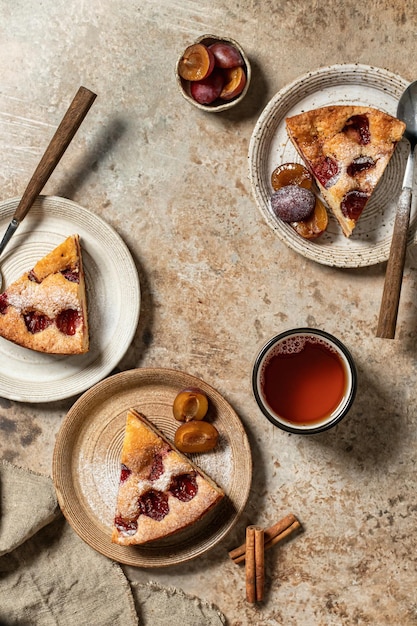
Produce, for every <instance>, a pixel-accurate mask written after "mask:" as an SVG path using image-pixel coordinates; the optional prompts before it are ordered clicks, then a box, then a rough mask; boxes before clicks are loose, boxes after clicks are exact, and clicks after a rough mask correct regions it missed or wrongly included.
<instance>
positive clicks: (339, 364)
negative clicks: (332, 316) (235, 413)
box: [252, 328, 357, 434]
mask: <svg viewBox="0 0 417 626" xmlns="http://www.w3.org/2000/svg"><path fill="white" fill-rule="evenodd" d="M252 388H253V393H254V395H255V399H256V401H257V403H258V406H259V408H260V409H261V411H262V412H263V414H264V415H265V416H266V417H267V418H268V419H269V420H270V422H272V424H275V426H278V427H279V428H282V429H283V430H286V431H288V432H290V433H298V434H313V433H320V432H323V431H324V430H328V429H329V428H332V427H333V426H335V425H336V424H337V423H339V422H340V420H342V419H343V417H344V416H345V415H346V414H347V413H348V411H349V409H350V408H351V406H352V403H353V400H354V398H355V394H356V388H357V373H356V367H355V363H354V361H353V358H352V355H351V354H350V352H349V350H348V349H347V348H346V346H344V345H343V343H342V342H341V341H340V340H339V339H337V338H336V337H334V336H333V335H330V334H329V333H327V332H325V331H323V330H318V329H315V328H295V329H293V330H287V331H284V332H282V333H280V334H279V335H276V336H275V337H272V339H270V340H269V341H268V342H267V343H266V344H265V345H264V346H263V348H262V349H261V351H260V352H259V354H258V356H257V357H256V360H255V364H254V367H253V373H252Z"/></svg>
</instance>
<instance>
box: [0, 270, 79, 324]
mask: <svg viewBox="0 0 417 626" xmlns="http://www.w3.org/2000/svg"><path fill="white" fill-rule="evenodd" d="M64 280H65V279H64ZM66 282H67V283H68V281H66ZM68 285H71V286H72V284H70V283H68ZM65 287H66V288H64V285H62V284H56V283H51V282H48V283H47V279H45V281H43V283H41V284H38V283H35V282H33V281H25V282H22V283H20V284H19V287H17V286H16V289H13V287H11V288H10V289H9V291H8V294H7V296H8V302H9V304H10V305H12V306H14V307H15V308H16V309H18V310H19V311H21V312H25V311H28V310H36V311H39V312H40V313H43V314H44V315H47V316H48V317H50V318H54V317H56V316H57V315H58V313H60V311H63V310H64V309H75V310H77V311H80V303H79V300H78V297H77V288H76V286H75V285H74V287H75V288H72V289H69V288H68V286H67V285H65Z"/></svg>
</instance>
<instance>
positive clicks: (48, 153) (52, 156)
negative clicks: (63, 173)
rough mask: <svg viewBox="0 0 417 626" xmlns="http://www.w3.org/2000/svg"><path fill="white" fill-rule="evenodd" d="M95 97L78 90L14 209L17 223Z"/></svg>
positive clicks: (30, 204)
mask: <svg viewBox="0 0 417 626" xmlns="http://www.w3.org/2000/svg"><path fill="white" fill-rule="evenodd" d="M96 97H97V96H96V94H95V93H93V92H92V91H90V90H89V89H87V88H86V87H80V88H79V89H78V91H77V93H76V94H75V96H74V99H73V101H72V102H71V104H70V106H69V108H68V110H67V112H66V113H65V115H64V117H63V118H62V121H61V123H60V125H59V126H58V128H57V129H56V132H55V134H54V136H53V137H52V139H51V141H50V143H49V145H48V147H47V148H46V150H45V152H44V155H43V157H42V158H41V160H40V162H39V164H38V166H37V168H36V170H35V171H34V173H33V175H32V178H31V179H30V181H29V183H28V185H27V187H26V189H25V191H24V193H23V196H22V198H21V200H20V202H19V204H18V206H17V208H16V211H15V213H14V216H13V217H14V218H15V219H16V220H17V221H18V222H20V221H21V220H22V219H23V218H24V217H25V215H26V214H27V212H28V211H29V209H30V207H31V206H32V204H33V203H34V201H35V200H36V198H37V196H38V195H39V194H40V192H41V191H42V189H43V187H44V186H45V184H46V182H47V180H48V179H49V177H50V176H51V174H52V172H53V171H54V169H55V167H56V166H57V165H58V163H59V161H60V159H61V157H62V155H63V154H64V152H65V150H66V149H67V148H68V146H69V144H70V143H71V140H72V138H73V137H74V135H75V133H76V132H77V130H78V128H79V127H80V125H81V123H82V121H83V119H84V118H85V116H86V115H87V113H88V111H89V110H90V107H91V105H92V104H93V102H94V100H95V99H96Z"/></svg>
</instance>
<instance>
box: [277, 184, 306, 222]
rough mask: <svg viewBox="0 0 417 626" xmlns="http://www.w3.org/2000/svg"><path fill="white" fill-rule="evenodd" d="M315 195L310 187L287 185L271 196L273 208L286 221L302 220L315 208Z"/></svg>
mask: <svg viewBox="0 0 417 626" xmlns="http://www.w3.org/2000/svg"><path fill="white" fill-rule="evenodd" d="M315 201H316V198H315V195H314V194H313V192H312V191H310V189H305V188H304V187H299V186H298V185H287V186H285V187H281V189H278V191H275V192H274V193H273V194H272V196H271V208H272V210H273V211H274V213H275V215H276V216H277V217H279V219H281V220H283V221H284V222H300V221H302V220H305V219H307V218H308V217H309V216H310V215H311V214H312V212H313V210H314V205H315Z"/></svg>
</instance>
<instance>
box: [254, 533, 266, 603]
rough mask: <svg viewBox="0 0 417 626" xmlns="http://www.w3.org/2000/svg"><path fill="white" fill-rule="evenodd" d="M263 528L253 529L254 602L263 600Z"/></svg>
mask: <svg viewBox="0 0 417 626" xmlns="http://www.w3.org/2000/svg"><path fill="white" fill-rule="evenodd" d="M264 534H265V533H264V530H263V528H259V527H256V528H255V587H256V601H257V602H261V601H262V600H263V599H264V588H265V538H264Z"/></svg>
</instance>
